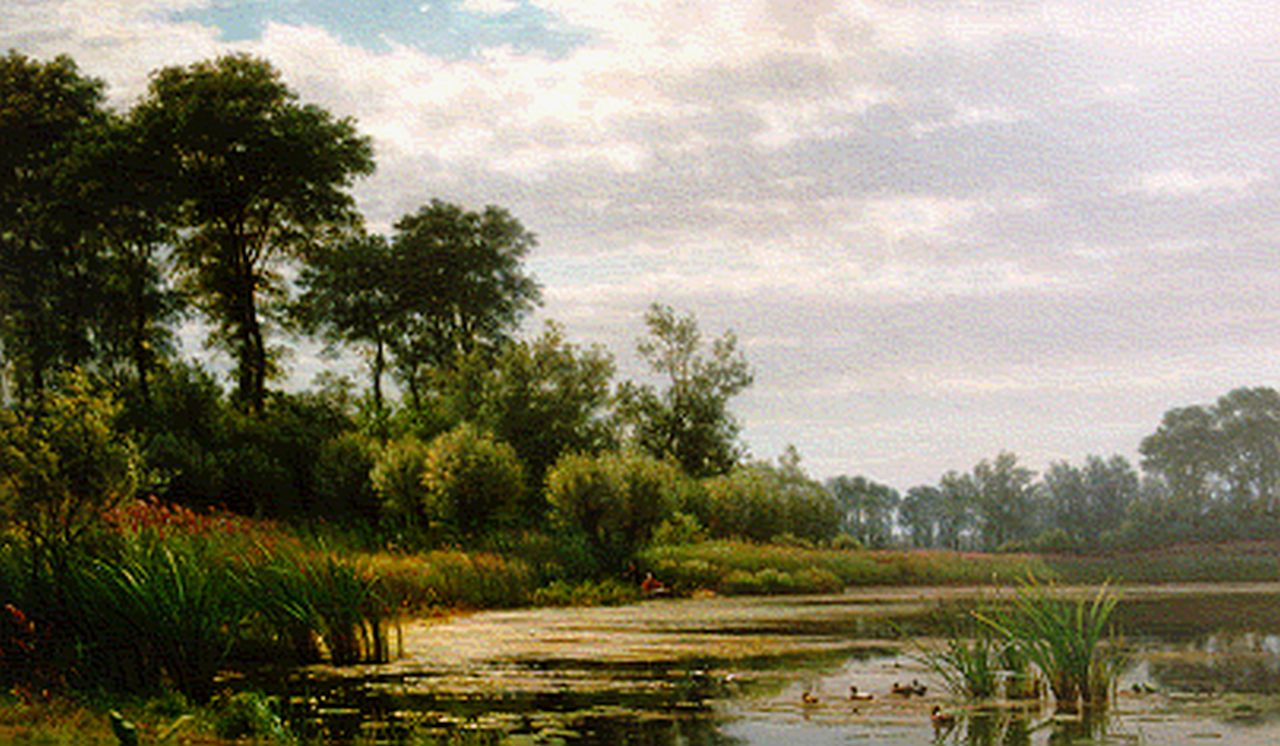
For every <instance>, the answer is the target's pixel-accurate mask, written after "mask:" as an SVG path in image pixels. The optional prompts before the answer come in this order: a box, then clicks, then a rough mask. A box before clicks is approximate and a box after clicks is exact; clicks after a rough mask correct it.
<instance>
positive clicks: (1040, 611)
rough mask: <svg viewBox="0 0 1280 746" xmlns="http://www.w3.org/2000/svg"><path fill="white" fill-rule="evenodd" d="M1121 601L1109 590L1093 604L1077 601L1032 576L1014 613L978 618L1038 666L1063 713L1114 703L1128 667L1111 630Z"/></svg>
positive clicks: (1101, 591)
mask: <svg viewBox="0 0 1280 746" xmlns="http://www.w3.org/2000/svg"><path fill="white" fill-rule="evenodd" d="M1119 600H1120V599H1119V596H1118V595H1117V594H1115V593H1114V592H1113V591H1112V590H1111V589H1110V587H1109V586H1108V585H1105V584H1104V585H1103V586H1102V587H1101V588H1099V590H1098V592H1097V593H1096V594H1095V595H1094V596H1093V597H1092V598H1085V597H1081V598H1079V599H1074V600H1073V599H1070V598H1066V597H1064V596H1063V595H1062V594H1059V593H1057V592H1056V591H1055V590H1054V589H1053V588H1050V587H1046V586H1043V585H1041V584H1040V583H1039V582H1037V581H1036V580H1035V578H1034V576H1031V577H1029V578H1028V580H1027V582H1026V583H1024V584H1023V586H1022V587H1021V588H1019V589H1018V593H1017V595H1016V596H1015V598H1014V601H1013V606H1012V608H1011V609H1010V610H1008V611H1001V610H995V611H992V612H989V613H987V614H981V615H979V616H978V618H979V619H981V620H982V621H984V622H985V623H986V624H988V625H990V626H991V627H992V628H993V629H995V630H996V631H998V632H999V633H1000V634H1001V635H1003V636H1005V637H1007V638H1008V639H1009V640H1011V641H1012V643H1013V644H1014V645H1016V646H1017V648H1018V649H1019V650H1020V651H1021V653H1022V655H1023V657H1025V658H1026V660H1028V661H1030V662H1032V663H1034V664H1035V665H1036V667H1037V668H1038V669H1039V670H1040V672H1041V674H1042V675H1043V677H1044V679H1045V681H1047V682H1048V685H1049V688H1050V690H1051V691H1052V692H1053V696H1054V698H1055V699H1056V700H1057V704H1058V707H1059V708H1060V709H1065V710H1074V709H1076V708H1077V707H1078V706H1079V705H1080V704H1083V705H1085V706H1086V707H1100V706H1105V705H1106V704H1107V702H1108V701H1109V698H1110V696H1111V693H1112V692H1111V690H1112V688H1113V686H1114V684H1115V680H1116V678H1117V677H1118V676H1119V674H1120V671H1121V668H1122V667H1123V664H1124V656H1123V652H1122V651H1121V650H1120V649H1119V647H1118V645H1117V644H1116V640H1115V635H1114V633H1113V631H1112V629H1111V626H1110V624H1111V615H1112V612H1113V611H1115V607H1116V604H1117V603H1119Z"/></svg>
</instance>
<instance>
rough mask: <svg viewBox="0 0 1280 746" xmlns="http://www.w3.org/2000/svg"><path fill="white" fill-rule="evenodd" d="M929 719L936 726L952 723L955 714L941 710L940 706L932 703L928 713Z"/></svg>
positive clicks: (954, 720)
mask: <svg viewBox="0 0 1280 746" xmlns="http://www.w3.org/2000/svg"><path fill="white" fill-rule="evenodd" d="M929 720H930V721H931V722H932V723H933V724H934V725H938V726H944V725H953V724H954V723H955V722H956V716H955V715H952V714H951V713H949V712H943V711H942V708H941V707H939V706H937V705H934V706H933V711H932V712H930V713H929Z"/></svg>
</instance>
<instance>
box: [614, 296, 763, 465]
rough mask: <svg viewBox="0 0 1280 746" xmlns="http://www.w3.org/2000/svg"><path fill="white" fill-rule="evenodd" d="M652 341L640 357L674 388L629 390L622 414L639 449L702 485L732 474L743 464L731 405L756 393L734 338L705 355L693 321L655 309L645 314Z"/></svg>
mask: <svg viewBox="0 0 1280 746" xmlns="http://www.w3.org/2000/svg"><path fill="white" fill-rule="evenodd" d="M645 324H646V326H648V330H649V335H648V336H647V337H645V338H644V339H641V340H640V342H639V343H638V344H637V345H636V350H637V351H638V352H639V353H640V355H641V356H642V357H643V358H644V359H645V361H646V362H648V363H649V367H650V368H652V369H653V371H654V372H655V373H658V374H660V375H662V376H664V377H665V378H666V379H667V381H668V385H667V387H666V388H665V389H664V390H662V391H659V390H658V389H656V388H655V387H653V386H651V385H648V384H636V383H630V382H628V383H626V384H624V385H623V387H622V391H621V392H620V394H619V399H620V402H619V414H620V415H621V417H622V419H623V421H624V422H626V423H627V424H628V425H629V426H630V427H631V429H632V435H633V437H634V438H635V441H636V443H637V444H638V445H639V446H640V447H641V448H642V449H644V450H645V451H647V452H649V453H650V454H652V455H654V456H656V457H658V458H666V457H672V458H675V459H676V460H677V461H679V462H680V465H681V466H682V467H683V468H684V470H685V471H686V472H687V473H688V474H690V475H692V476H695V477H704V476H712V475H716V474H723V473H725V472H727V471H728V470H729V469H730V468H731V467H732V466H733V465H734V464H736V463H737V462H738V460H739V459H740V457H741V448H740V446H739V445H738V442H737V439H738V430H739V427H738V423H737V422H736V421H735V420H734V418H733V416H732V415H731V414H730V413H729V409H728V404H729V400H730V399H731V398H733V397H734V396H736V395H737V394H739V393H741V392H742V391H743V390H744V389H746V388H747V387H748V386H750V385H751V383H752V380H753V376H752V373H751V368H750V366H748V365H747V361H746V358H745V357H744V356H743V355H742V353H741V352H740V351H739V350H738V340H737V337H735V336H734V334H733V332H726V333H725V334H724V336H722V337H720V338H719V339H716V340H714V341H713V342H712V343H711V350H710V354H708V353H707V352H706V351H704V350H703V345H702V339H701V334H700V332H699V331H698V326H697V322H696V321H695V320H694V318H693V317H692V316H679V315H677V314H676V313H675V311H673V310H672V309H671V308H669V307H667V306H662V305H659V304H656V303H655V304H654V305H652V306H650V307H649V312H648V313H646V314H645Z"/></svg>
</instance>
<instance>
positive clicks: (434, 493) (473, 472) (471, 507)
mask: <svg viewBox="0 0 1280 746" xmlns="http://www.w3.org/2000/svg"><path fill="white" fill-rule="evenodd" d="M523 492H524V468H523V467H522V466H521V465H520V461H519V459H517V458H516V452H515V451H514V450H512V448H511V446H509V445H507V444H505V443H500V442H498V441H497V440H495V439H494V438H493V436H492V435H490V434H489V433H486V432H483V431H481V430H478V429H476V428H475V427H474V426H472V425H469V424H466V423H463V424H462V425H459V426H458V427H456V428H454V429H453V430H450V431H449V432H447V433H444V434H442V435H440V436H438V437H437V438H436V439H435V440H433V441H431V445H429V446H428V447H427V453H426V461H425V463H424V464H423V469H422V500H423V502H422V505H423V513H424V515H425V516H426V518H427V520H428V521H431V522H438V523H440V524H442V525H444V526H446V527H447V528H448V529H450V530H452V531H453V532H455V533H457V534H459V535H462V536H475V535H477V534H479V533H480V532H481V531H483V530H484V529H486V528H488V527H492V526H495V525H499V524H502V523H506V522H508V521H510V519H511V518H512V516H513V513H514V511H515V509H516V506H517V505H519V503H520V497H521V495H522V494H523Z"/></svg>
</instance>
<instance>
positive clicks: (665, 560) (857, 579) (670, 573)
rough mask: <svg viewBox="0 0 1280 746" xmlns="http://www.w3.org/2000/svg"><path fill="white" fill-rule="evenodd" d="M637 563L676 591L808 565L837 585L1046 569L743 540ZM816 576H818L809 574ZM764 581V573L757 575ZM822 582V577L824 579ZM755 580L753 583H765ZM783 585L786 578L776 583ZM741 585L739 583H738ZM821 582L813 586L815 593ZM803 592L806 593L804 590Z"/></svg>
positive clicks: (952, 556) (1005, 559)
mask: <svg viewBox="0 0 1280 746" xmlns="http://www.w3.org/2000/svg"><path fill="white" fill-rule="evenodd" d="M639 559H640V562H639V564H640V567H641V569H643V570H648V571H651V572H652V573H653V574H654V576H655V577H657V578H659V579H661V580H662V581H663V582H664V583H666V584H667V585H668V586H671V587H672V588H674V589H675V590H676V591H677V592H682V593H684V592H690V591H694V590H697V589H700V588H705V589H708V590H713V591H716V592H720V593H727V592H731V590H732V588H731V587H730V586H729V585H728V584H727V583H726V580H727V579H728V578H729V576H730V575H733V574H734V573H740V574H739V575H737V576H736V577H735V582H739V581H741V580H742V578H743V577H747V576H750V577H755V576H760V574H761V573H762V572H764V571H766V570H771V571H774V572H777V573H782V574H785V575H788V576H790V577H791V578H793V580H792V581H791V584H792V585H794V586H796V587H800V581H799V580H796V578H801V577H804V576H802V575H801V574H802V573H803V572H804V571H806V570H820V571H823V572H824V576H823V577H825V573H830V575H832V576H834V577H835V578H837V579H838V580H839V583H840V587H846V586H864V585H949V584H968V585H973V584H989V583H997V582H1000V579H1001V578H1004V579H1006V580H1007V579H1009V578H1015V577H1021V576H1025V575H1026V574H1027V573H1029V572H1035V573H1037V574H1038V575H1040V576H1041V577H1044V576H1046V575H1048V574H1050V571H1049V569H1048V567H1047V566H1046V565H1045V563H1044V562H1043V561H1041V560H1040V559H1038V558H1033V557H1022V556H1018V555H985V554H958V553H955V552H943V551H847V550H837V549H822V548H804V547H786V546H780V545H776V544H758V543H749V542H744V541H705V542H700V543H696V544H683V545H656V544H655V545H653V546H650V547H648V548H647V549H645V550H644V551H643V552H642V553H641V555H640V558H639ZM808 577H809V579H810V580H815V581H816V580H817V577H818V576H808ZM761 581H763V577H762V578H761ZM823 582H824V583H825V582H826V581H825V580H824V581H823ZM763 585H764V583H763V582H757V583H756V586H757V587H763ZM780 585H785V583H780ZM737 587H741V586H737ZM824 587H825V586H824V585H822V584H820V583H819V584H816V585H814V586H812V588H811V590H812V591H813V592H818V591H819V590H822V588H824ZM806 592H808V591H807V590H806Z"/></svg>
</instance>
